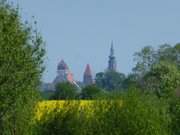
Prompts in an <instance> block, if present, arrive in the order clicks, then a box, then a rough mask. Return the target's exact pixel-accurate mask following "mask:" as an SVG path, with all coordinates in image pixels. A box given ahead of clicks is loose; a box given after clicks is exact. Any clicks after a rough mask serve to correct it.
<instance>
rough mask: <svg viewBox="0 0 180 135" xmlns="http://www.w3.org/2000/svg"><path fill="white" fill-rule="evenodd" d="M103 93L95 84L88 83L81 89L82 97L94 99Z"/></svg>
mask: <svg viewBox="0 0 180 135" xmlns="http://www.w3.org/2000/svg"><path fill="white" fill-rule="evenodd" d="M102 94H103V91H102V90H101V89H100V88H98V87H97V86H95V85H89V86H86V87H85V88H83V89H82V92H81V98H82V99H94V98H98V97H100V96H101V95H102Z"/></svg>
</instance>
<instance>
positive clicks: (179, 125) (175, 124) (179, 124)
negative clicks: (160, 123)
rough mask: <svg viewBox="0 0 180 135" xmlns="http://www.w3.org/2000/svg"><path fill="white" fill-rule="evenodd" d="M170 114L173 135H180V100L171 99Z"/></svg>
mask: <svg viewBox="0 0 180 135" xmlns="http://www.w3.org/2000/svg"><path fill="white" fill-rule="evenodd" d="M170 114H171V118H172V124H171V128H172V132H173V135H179V134H180V98H172V100H171V102H170Z"/></svg>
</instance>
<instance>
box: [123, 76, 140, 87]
mask: <svg viewBox="0 0 180 135" xmlns="http://www.w3.org/2000/svg"><path fill="white" fill-rule="evenodd" d="M138 77H139V76H138V75H137V74H135V73H132V74H129V75H128V76H127V77H126V79H125V80H124V81H123V83H122V86H123V89H130V88H140V87H141V86H140V83H139V80H138V79H139V78H138Z"/></svg>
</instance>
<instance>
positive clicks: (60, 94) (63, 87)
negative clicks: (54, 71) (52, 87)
mask: <svg viewBox="0 0 180 135" xmlns="http://www.w3.org/2000/svg"><path fill="white" fill-rule="evenodd" d="M77 92H78V90H77V88H76V86H75V85H73V84H71V83H69V82H63V83H58V84H57V85H56V91H55V92H54V94H53V96H52V97H51V99H56V100H59V99H75V98H76V97H77Z"/></svg>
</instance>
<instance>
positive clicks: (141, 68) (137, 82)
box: [50, 44, 180, 100]
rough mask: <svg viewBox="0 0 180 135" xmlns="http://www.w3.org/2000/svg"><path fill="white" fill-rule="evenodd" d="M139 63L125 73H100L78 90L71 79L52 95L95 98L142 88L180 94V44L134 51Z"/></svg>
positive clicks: (57, 96)
mask: <svg viewBox="0 0 180 135" xmlns="http://www.w3.org/2000/svg"><path fill="white" fill-rule="evenodd" d="M134 61H135V62H136V65H135V67H134V68H133V69H132V73H131V74H129V75H127V76H126V75H125V74H123V73H119V72H115V71H106V72H100V73H97V74H96V77H95V84H94V85H91V86H86V87H83V88H82V90H81V91H80V90H78V89H77V88H76V87H75V86H73V85H72V84H70V83H60V84H57V86H56V91H55V93H53V92H52V93H51V94H52V96H50V99H56V100H57V99H94V98H102V97H104V96H105V97H106V96H108V95H111V94H112V93H114V92H125V91H127V90H128V89H133V88H138V89H140V90H141V91H142V92H145V93H154V94H155V95H157V96H158V97H169V96H171V97H172V96H175V95H176V96H180V44H176V45H174V46H171V45H168V44H164V45H161V46H160V47H159V48H158V49H154V48H153V47H151V46H146V47H144V48H143V49H142V50H141V51H140V52H136V53H135V55H134Z"/></svg>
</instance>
